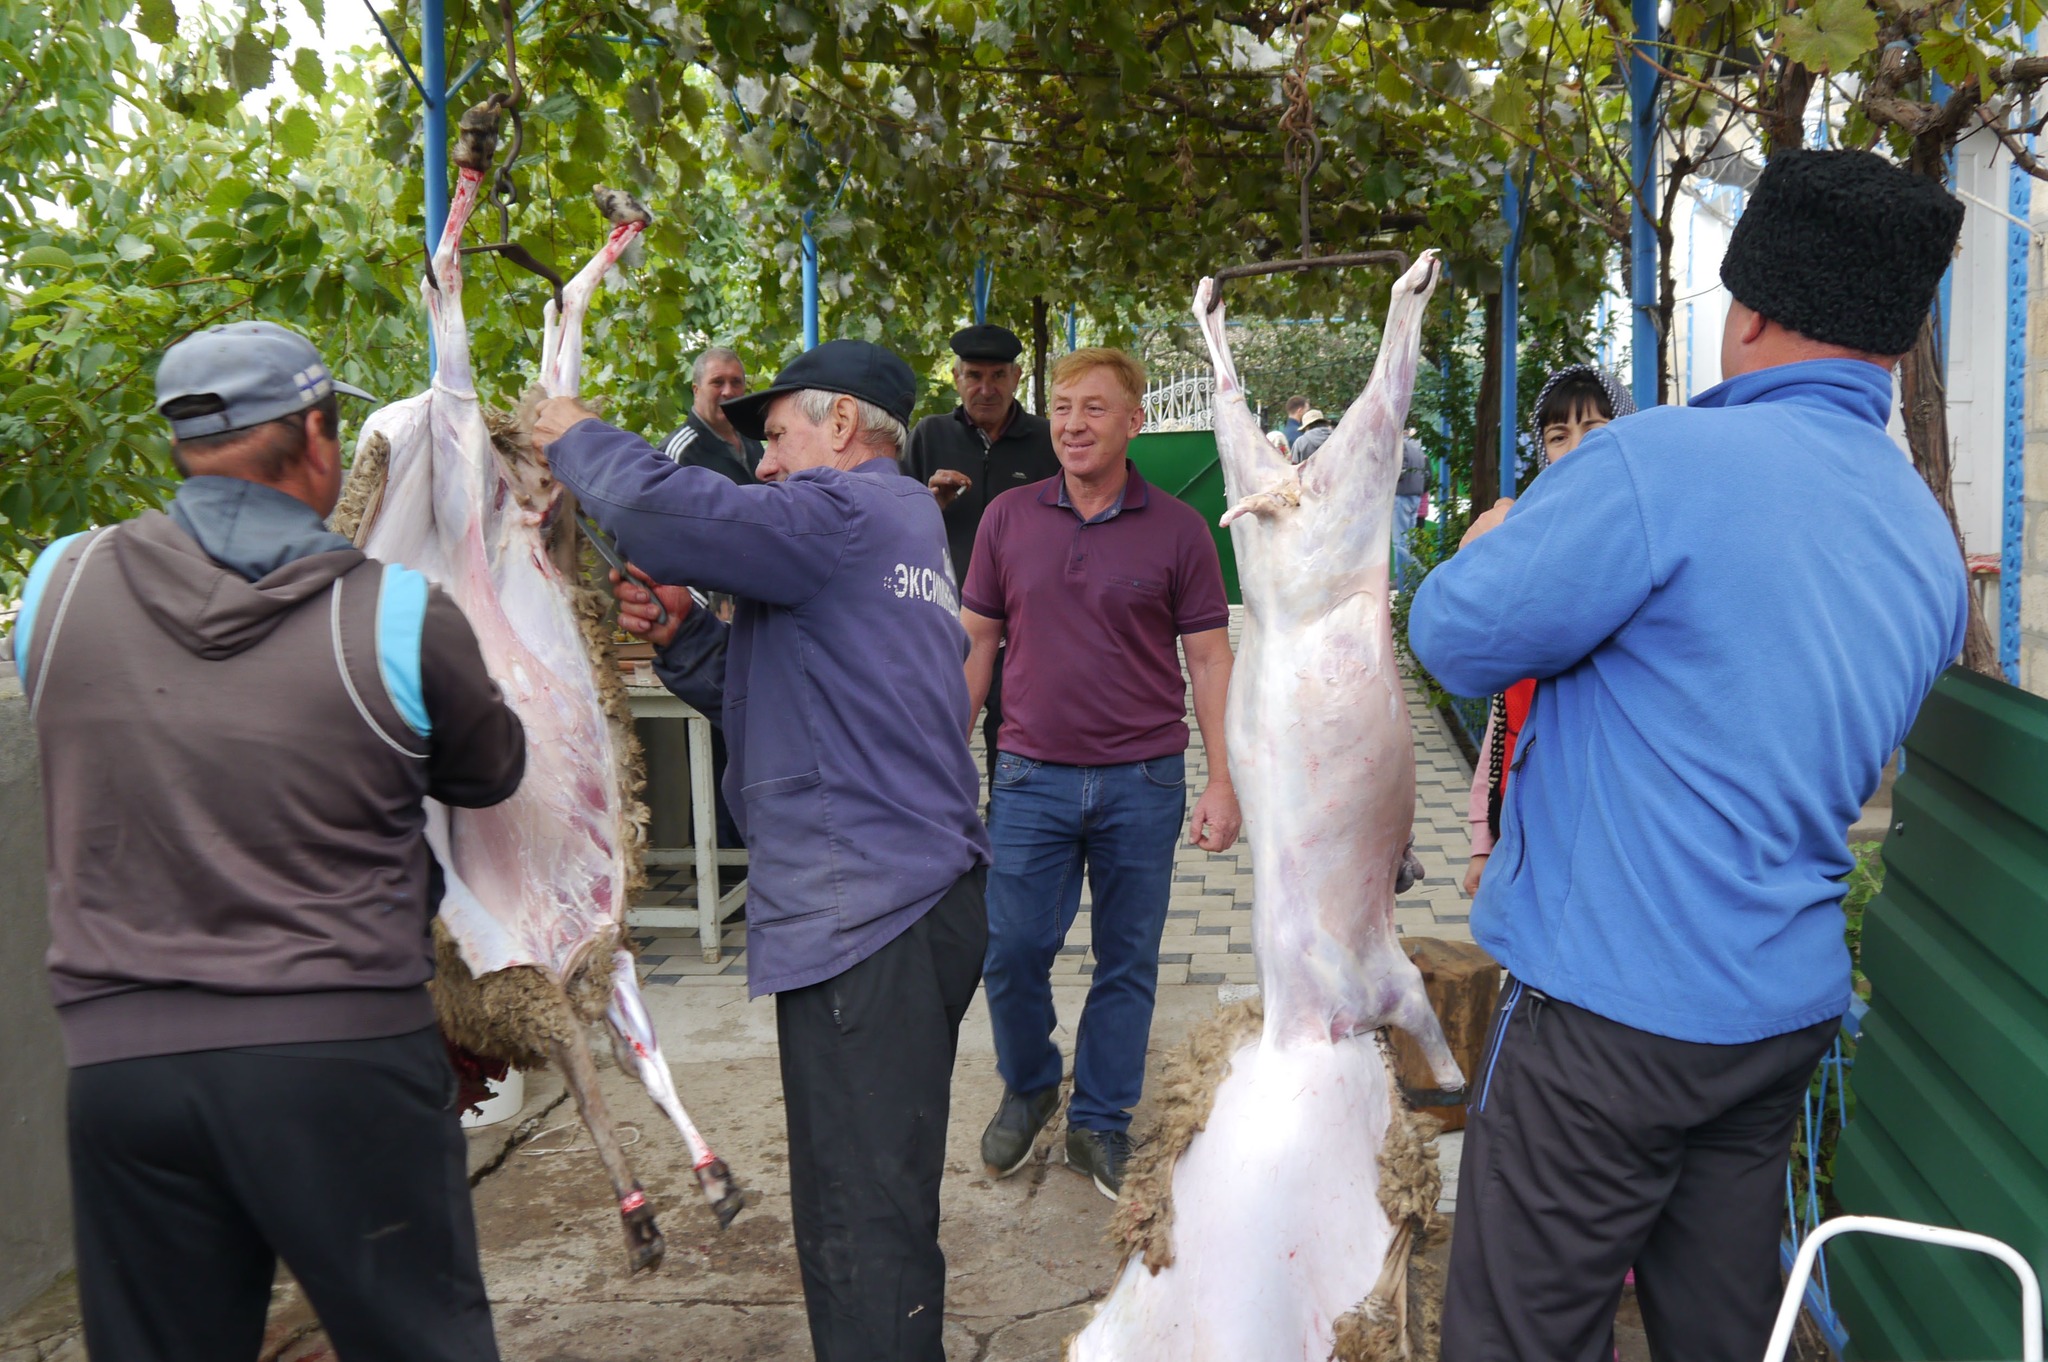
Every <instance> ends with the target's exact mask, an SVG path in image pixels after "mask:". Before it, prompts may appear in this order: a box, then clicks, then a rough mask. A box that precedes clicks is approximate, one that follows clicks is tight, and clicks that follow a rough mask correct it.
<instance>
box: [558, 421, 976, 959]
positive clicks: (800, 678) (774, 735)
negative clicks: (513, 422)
mask: <svg viewBox="0 0 2048 1362" xmlns="http://www.w3.org/2000/svg"><path fill="white" fill-rule="evenodd" d="M548 457H549V461H550V463H551V464H552V465H553V468H554V473H555V476H556V477H557V478H559V479H560V480H561V481H562V483H563V484H564V485H565V486H567V487H568V488H569V489H570V490H571V491H573V492H575V493H576V496H577V498H578V500H579V501H580V502H581V503H582V506H583V509H584V511H585V512H586V513H588V514H589V515H590V516H591V518H592V519H594V520H596V521H597V523H598V524H599V525H601V526H603V527H604V528H605V529H606V530H607V531H609V532H610V533H612V534H613V535H615V536H616V537H617V539H618V541H619V548H620V549H621V550H622V551H623V552H624V553H625V554H626V556H627V557H629V558H631V559H632V560H633V562H634V563H635V564H636V565H637V566H639V567H641V568H643V569H644V570H645V571H646V572H647V573H648V575H649V576H651V577H653V578H654V579H655V580H656V581H659V582H673V583H687V584H689V585H691V586H697V587H702V588H705V589H707V590H711V591H726V592H730V593H732V594H733V595H734V596H736V597H738V598H739V603H738V609H737V613H736V614H735V615H734V617H733V624H732V631H731V635H730V638H729V640H728V646H727V649H726V672H725V716H724V723H725V740H726V747H727V750H728V753H729V758H730V759H729V762H728V764H727V766H726V772H725V787H724V788H725V796H726V802H727V803H728V804H729V805H730V806H731V808H732V811H733V815H734V817H735V818H736V819H737V820H738V822H739V826H740V832H741V834H742V835H743V836H744V837H745V838H746V842H747V851H748V872H747V880H748V889H747V952H748V964H747V984H748V990H749V992H750V993H752V994H753V995H754V996H756V997H758V996H760V995H761V994H763V993H776V992H780V991H782V990H784V989H794V988H802V987H804V986H805V985H807V984H814V983H817V982H819V981H821V980H824V979H829V978H831V977H832V976H834V975H836V974H839V973H841V972H843V971H845V970H846V969H848V968H850V967H851V966H853V965H855V964H858V963H859V962H860V961H862V960H864V959H866V958H867V957H868V956H870V955H873V954H874V953H875V952H876V951H878V950H880V949H881V948H882V947H883V946H885V945H887V944H888V943H889V942H890V941H892V940H894V939H895V938H896V937H897V936H898V935H900V934H901V933H902V932H903V931H904V930H906V929H907V928H908V927H909V926H910V925H911V924H912V923H914V922H916V921H917V919H918V918H920V917H922V916H923V915H924V914H925V912H926V911H927V910H928V909H930V908H931V906H932V905H933V904H934V903H936V902H937V901H938V899H939V897H940V895H942V894H944V893H945V892H946V890H948V889H949V888H951V887H952V885H953V883H954V882H955V881H956V880H958V879H959V878H960V877H961V876H962V875H964V874H966V873H967V872H968V871H970V870H973V869H974V868H975V867H977V866H984V865H987V864H988V860H989V845H988V833H987V831H986V830H985V829H983V827H982V825H981V819H980V816H979V814H978V811H977V807H976V805H977V800H978V796H979V794H980V784H979V778H978V775H977V773H976V771H975V767H974V759H973V757H972V756H970V755H969V753H968V749H967V682H966V678H965V675H964V674H963V672H962V670H961V668H962V664H963V663H964V662H965V660H966V655H967V635H966V632H965V631H964V630H963V629H962V628H961V627H960V620H959V602H958V601H957V599H956V598H955V596H954V592H953V583H952V581H951V579H950V577H949V576H948V575H947V572H946V534H945V527H944V524H943V522H942V521H941V518H940V516H939V508H938V505H937V503H936V502H934V501H933V499H932V494H931V493H930V492H929V491H928V490H926V489H925V488H924V487H921V486H919V485H918V484H917V483H915V482H913V481H911V480H910V479H909V478H906V477H904V476H903V475H902V474H901V473H900V472H899V471H898V470H897V467H896V462H895V460H893V459H887V458H878V459H871V460H869V461H868V462H866V463H864V464H862V465H861V466H860V467H858V468H855V469H851V470H843V469H836V468H810V469H805V470H804V471H803V472H800V473H795V474H792V475H791V476H790V477H789V478H787V479H786V480H784V481H782V482H778V483H771V484H768V485H766V486H760V487H738V486H735V485H734V484H733V483H732V482H730V481H728V480H727V479H726V478H724V477H721V476H720V475H718V474H717V473H713V472H709V471H707V470H705V469H701V468H685V467H678V466H677V465H676V464H674V463H671V462H670V461H669V460H668V459H666V458H664V457H662V455H661V453H660V452H659V451H657V450H656V449H654V448H653V447H652V446H650V445H648V444H647V443H646V442H645V441H644V440H642V439H640V437H638V436H637V435H629V434H627V433H625V432H624V431H620V430H615V429H613V428H612V427H610V426H608V425H606V424H604V423H603V422H602V421H595V420H592V421H583V422H580V423H578V424H577V425H576V426H575V427H574V428H573V429H571V430H570V431H569V432H568V433H567V434H566V435H564V436H563V437H562V438H561V439H560V440H558V441H557V442H556V443H555V444H554V445H553V446H552V447H551V448H550V449H549V451H548Z"/></svg>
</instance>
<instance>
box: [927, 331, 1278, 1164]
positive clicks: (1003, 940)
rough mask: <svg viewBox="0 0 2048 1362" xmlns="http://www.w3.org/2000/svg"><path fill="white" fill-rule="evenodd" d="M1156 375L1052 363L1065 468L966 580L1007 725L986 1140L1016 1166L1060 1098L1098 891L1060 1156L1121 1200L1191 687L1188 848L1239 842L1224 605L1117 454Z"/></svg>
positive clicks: (1132, 365)
mask: <svg viewBox="0 0 2048 1362" xmlns="http://www.w3.org/2000/svg"><path fill="white" fill-rule="evenodd" d="M1144 390H1145V371H1144V369H1143V368H1141V367H1140V366H1139V364H1138V362H1137V361H1136V360H1134V359H1132V358H1131V357H1130V356H1129V355H1126V354H1124V353H1123V352H1121V351H1118V350H1076V351H1074V352H1073V353H1071V354H1069V355H1066V356H1065V357H1063V358H1062V359H1060V360H1059V361H1058V362H1057V363H1056V364H1054V365H1053V369H1052V411H1051V417H1052V442H1053V450H1054V452H1055V453H1056V454H1058V456H1059V461H1060V468H1061V470H1062V471H1061V474H1060V476H1058V477H1055V478H1049V479H1047V480H1046V481H1044V482H1039V483H1033V484H1030V485H1028V486H1025V487H1019V488H1015V489H1013V490H1011V491H1008V492H1005V493H1003V494H1002V495H1001V496H999V497H997V498H996V499H995V500H994V501H993V502H992V503H990V505H989V508H988V511H987V512H986V513H985V514H984V516H983V517H982V522H981V529H980V532H979V534H978V536H977V537H976V539H975V542H974V558H973V565H972V566H971V567H970V568H969V569H968V573H967V582H966V586H965V588H964V589H963V590H962V592H961V598H962V603H963V604H964V605H965V606H966V609H965V610H964V611H963V612H962V614H961V621H962V622H963V623H964V624H965V625H966V626H967V635H968V639H969V641H970V643H971V648H970V651H969V653H968V658H967V689H968V698H969V702H970V706H971V711H972V712H971V713H970V716H969V731H970V732H971V731H972V714H973V713H978V712H979V711H980V709H981V706H982V702H983V700H984V699H985V698H986V696H987V694H988V686H989V675H990V672H991V670H992V669H993V667H994V660H995V654H996V647H997V645H998V644H999V643H1003V644H1006V645H1007V646H1006V648H1005V652H1006V654H1007V660H1006V662H1005V664H1004V676H1003V720H1002V729H1001V733H1000V737H999V744H998V749H999V750H998V752H997V756H996V764H995V777H994V781H993V788H992V790H991V793H990V801H989V804H990V812H989V835H990V839H991V840H992V841H993V843H994V846H995V864H994V866H993V867H991V869H990V871H989V881H988V932H989V935H988V959H987V962H986V965H985V967H984V974H983V978H984V981H985V984H986V987H987V989H988V1005H989V1016H990V1019H991V1021H992V1022H993V1023H994V1027H995V1038H996V1065H997V1067H998V1068H999V1069H1000V1070H1001V1071H1002V1075H1003V1083H1004V1092H1003V1100H1002V1105H1001V1106H1000V1107H999V1108H997V1110H996V1114H995V1118H994V1119H993V1120H992V1121H990V1122H989V1125H988V1129H987V1130H986V1131H984V1132H983V1134H982V1137H981V1157H982V1161H983V1162H984V1163H986V1164H987V1165H988V1166H989V1168H990V1170H991V1171H992V1172H994V1173H995V1174H996V1175H997V1176H999V1177H1000V1176H1007V1175H1009V1174H1011V1173H1014V1172H1016V1171H1017V1169H1019V1168H1021V1167H1022V1166H1023V1165H1024V1162H1025V1161H1026V1160H1027V1159H1028V1158H1029V1157H1030V1155H1031V1149H1032V1144H1033V1142H1034V1141H1035V1140H1036V1139H1037V1137H1038V1133H1039V1131H1041V1130H1043V1129H1044V1128H1045V1125H1046V1123H1047V1122H1048V1121H1050V1120H1051V1119H1052V1116H1053V1113H1054V1112H1055V1111H1056V1110H1057V1109H1058V1107H1059V1090H1060V1074H1061V1063H1060V1052H1059V1047H1058V1046H1057V1045H1056V1044H1054V1043H1053V1039H1052V1031H1053V1026H1054V1023H1055V1018H1054V1014H1053V1004H1052V962H1053V957H1054V956H1055V955H1056V954H1057V953H1058V952H1059V948H1060V944H1061V942H1063V941H1064V940H1065V939H1066V934H1067V929H1068V928H1069V927H1071V926H1072V925H1073V921H1074V914H1075V913H1076V912H1077V911H1078V909H1079V907H1080V902H1081V876H1082V873H1083V870H1084V867H1085V870H1086V874H1087V877H1088V883H1089V886H1090V888H1091V890H1092V891H1093V895H1094V907H1093V919H1092V920H1093V933H1092V935H1093V946H1094V950H1095V973H1094V977H1093V978H1092V979H1091V980H1090V982H1089V988H1088V1002H1087V1005H1086V1007H1084V1008H1083V1009H1082V1013H1081V1025H1080V1030H1079V1034H1078V1036H1077V1039H1076V1044H1075V1058H1074V1097H1073V1101H1072V1103H1071V1105H1070V1106H1069V1108H1068V1111H1067V1163H1068V1164H1069V1165H1070V1166H1072V1167H1073V1168H1074V1169H1075V1170H1076V1171H1078V1172H1081V1173H1083V1174H1084V1175H1086V1176H1089V1177H1092V1178H1093V1179H1094V1181H1095V1186H1096V1187H1097V1189H1098V1190H1100V1191H1101V1192H1102V1193H1103V1195H1105V1196H1108V1197H1111V1198H1114V1197H1115V1196H1116V1195H1117V1193H1118V1191H1119V1190H1120V1189H1121V1187H1122V1185H1123V1175H1124V1164H1125V1160H1126V1159H1127V1158H1128V1156H1129V1153H1130V1139H1129V1136H1128V1134H1127V1132H1128V1130H1129V1127H1130V1122H1131V1108H1132V1107H1134V1106H1136V1105H1137V1103H1138V1097H1139V1094H1140V1093H1141V1092H1142V1091H1143V1089H1144V1082H1145V1049H1146V1045H1147V1043H1148V1042H1149V1040H1150V1038H1151V1032H1152V1000H1153V994H1154V991H1155V987H1156V985H1157V982H1158V976H1159V937H1160V933H1161V932H1162V931H1163V930H1164V928H1165V926H1166V904H1167V899H1168V896H1169V895H1170V893H1171V892H1172V887H1173V853H1174V848H1175V846H1176V845H1177V843H1178V841H1179V838H1180V829H1181V820H1182V817H1183V815H1184V813H1185V812H1186V809H1187V783H1186V758H1185V754H1186V751H1187V745H1188V726H1187V720H1186V717H1185V716H1186V714H1187V692H1186V683H1185V682H1184V681H1183V680H1182V677H1181V668H1180V658H1179V657H1178V656H1177V655H1176V654H1175V651H1174V640H1175V639H1176V638H1178V639H1179V640H1180V643H1181V648H1182V650H1183V651H1184V652H1185V653H1186V655H1187V666H1188V676H1189V677H1190V678H1192V680H1193V682H1194V690H1195V721H1196V722H1197V723H1198V724H1200V725H1201V728H1202V738H1203V741H1204V742H1205V743H1206V744H1207V746H1208V752H1209V771H1210V779H1209V787H1208V788H1207V789H1206V790H1204V791H1203V792H1202V796H1201V798H1200V799H1198V800H1196V801H1195V812H1194V817H1193V819H1192V827H1191V831H1190V840H1191V841H1192V842H1194V843H1195V844H1196V845H1197V846H1200V847H1203V848H1204V849H1206V850H1209V851H1223V850H1226V849H1227V848H1228V847H1229V846H1230V845H1231V844H1232V843H1233V842H1235V841H1236V840H1237V833H1238V826H1239V822H1240V819H1239V815H1238V808H1237V795H1236V793H1235V792H1234V791H1233V790H1232V789H1231V786H1230V768H1229V764H1228V762H1227V761H1226V758H1225V752H1224V738H1223V701H1224V695H1225V693H1226V692H1227V691H1228V690H1229V687H1230V638H1229V631H1228V625H1229V622H1230V610H1229V606H1228V605H1227V603H1226V602H1225V600H1224V596H1223V569H1222V566H1221V564H1220V563H1219V562H1218V560H1217V557H1216V543H1215V540H1213V539H1212V538H1211V537H1210V535H1209V527H1208V525H1207V524H1206V523H1205V522H1204V521H1203V519H1202V517H1201V515H1200V514H1199V513H1197V512H1196V511H1195V510H1194V509H1193V508H1192V507H1189V506H1187V505H1186V504H1185V503H1183V502H1180V501H1176V500H1175V499H1174V498H1172V497H1170V496H1168V495H1166V494H1165V493H1164V492H1161V491H1160V490H1159V489H1158V488H1156V487H1151V486H1148V485H1147V484H1146V482H1145V480H1144V479H1143V478H1141V477H1139V476H1138V471H1137V470H1136V469H1135V468H1133V467H1132V466H1131V464H1130V461H1129V460H1128V459H1126V458H1125V457H1124V454H1125V450H1126V449H1127V448H1128V447H1129V445H1130V442H1131V437H1132V436H1134V435H1136V434H1137V433H1138V428H1139V427H1140V426H1142V425H1143V424H1144V423H1145V411H1144V405H1143V399H1144Z"/></svg>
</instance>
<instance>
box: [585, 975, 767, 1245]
mask: <svg viewBox="0 0 2048 1362" xmlns="http://www.w3.org/2000/svg"><path fill="white" fill-rule="evenodd" d="M604 1019H605V1021H606V1023H607V1024H609V1025H610V1027H611V1029H612V1041H613V1044H612V1048H613V1049H614V1050H615V1051H616V1052H617V1053H618V1057H619V1065H620V1067H621V1068H627V1069H630V1070H631V1071H632V1072H633V1073H634V1074H635V1075H637V1076H638V1077H639V1079H640V1085H641V1086H642V1087H644V1088H646V1089H647V1095H648V1096H649V1097H652V1098H653V1099H654V1105H656V1106H658V1107H660V1108H661V1109H662V1111H664V1112H666V1113H667V1114H668V1118H669V1120H671V1121H674V1122H675V1123H676V1129H677V1130H679V1131H681V1132H682V1134H683V1143H685V1144H687V1145H688V1146H689V1147H690V1167H691V1169H692V1170H694V1171H695V1172H696V1174H697V1185H698V1186H699V1187H701V1188H703V1189H704V1199H705V1200H706V1201H708V1202H710V1203H711V1213H712V1214H713V1215H715V1216H717V1217H718V1228H720V1229H724V1228H725V1227H726V1226H728V1225H730V1224H732V1219H733V1217H734V1216H736V1215H738V1214H739V1213H740V1212H741V1211H742V1210H743V1209H745V1207H746V1204H747V1194H746V1192H745V1191H743V1190H742V1189H741V1187H740V1185H739V1183H738V1182H737V1181H736V1180H734V1178H733V1175H732V1170H731V1169H729V1168H727V1167H726V1166H725V1160H724V1159H721V1158H719V1157H718V1155H717V1153H716V1152H715V1151H714V1150H713V1149H712V1148H711V1144H710V1142H709V1141H707V1140H706V1139H705V1138H704V1136H703V1135H702V1134H700V1133H699V1132H698V1130H697V1125H696V1123H695V1122H694V1121H692V1120H691V1119H690V1113H688V1112H687V1111H684V1110H683V1100H682V1098H681V1097H680V1096H678V1095H677V1093H676V1084H675V1078H674V1076H673V1075H671V1074H670V1073H669V1070H668V1060H667V1059H665V1058H663V1056H662V1053H661V1042H660V1041H659V1040H657V1039H656V1038H655V1035H654V1021H653V1019H652V1018H650V1017H649V1016H648V1015H647V1007H646V1005H645V1004H644V1003H643V1002H641V1000H640V982H639V980H638V979H637V978H635V977H634V973H633V957H632V955H631V954H630V953H629V952H627V951H620V952H619V953H618V955H617V956H616V957H615V958H614V960H613V962H612V1001H611V1006H610V1007H608V1008H606V1009H605V1014H604Z"/></svg>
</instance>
